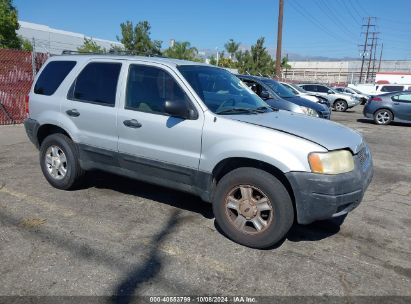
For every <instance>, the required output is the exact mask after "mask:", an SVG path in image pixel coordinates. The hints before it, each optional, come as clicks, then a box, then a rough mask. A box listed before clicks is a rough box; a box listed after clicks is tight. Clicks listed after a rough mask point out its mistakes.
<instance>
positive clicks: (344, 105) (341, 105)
mask: <svg viewBox="0 0 411 304" xmlns="http://www.w3.org/2000/svg"><path fill="white" fill-rule="evenodd" d="M298 86H300V87H301V88H303V89H304V90H306V91H308V92H312V93H316V94H318V95H320V96H322V97H325V98H327V99H328V101H329V102H330V104H331V107H333V108H334V110H335V111H338V112H345V111H347V109H349V108H352V107H355V106H356V105H358V104H360V101H359V100H357V99H356V98H354V97H352V96H349V95H347V94H342V93H338V92H336V91H334V90H333V89H331V88H329V87H327V86H325V85H322V84H299V85H298Z"/></svg>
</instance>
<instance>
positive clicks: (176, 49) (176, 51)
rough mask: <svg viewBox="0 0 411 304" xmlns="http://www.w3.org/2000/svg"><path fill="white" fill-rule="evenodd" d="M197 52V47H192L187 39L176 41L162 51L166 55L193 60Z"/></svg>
mask: <svg viewBox="0 0 411 304" xmlns="http://www.w3.org/2000/svg"><path fill="white" fill-rule="evenodd" d="M197 54H198V50H197V48H195V47H192V46H191V44H190V42H188V41H183V42H179V41H176V42H175V43H174V45H173V46H172V47H169V48H168V49H167V50H165V51H164V55H165V56H167V57H170V58H176V59H186V60H194V59H195V58H196V56H197Z"/></svg>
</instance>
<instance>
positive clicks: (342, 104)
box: [334, 99, 348, 112]
mask: <svg viewBox="0 0 411 304" xmlns="http://www.w3.org/2000/svg"><path fill="white" fill-rule="evenodd" d="M347 109H348V104H347V102H346V101H345V100H342V99H338V100H336V101H335V102H334V110H336V111H337V112H345V111H347Z"/></svg>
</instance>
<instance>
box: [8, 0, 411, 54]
mask: <svg viewBox="0 0 411 304" xmlns="http://www.w3.org/2000/svg"><path fill="white" fill-rule="evenodd" d="M284 2H285V10H284V29H283V50H284V51H285V52H287V53H290V54H299V55H303V56H325V57H333V58H341V57H344V56H346V57H354V58H355V57H359V54H360V50H359V47H358V44H361V43H363V42H364V36H361V35H360V32H361V24H362V23H364V21H363V20H362V18H363V17H366V16H375V17H377V22H376V23H377V27H376V31H378V32H380V34H379V38H380V40H379V42H383V43H384V52H383V59H411V19H410V13H411V0H390V1H388V0H284ZM14 5H15V6H16V7H17V9H18V11H19V19H20V20H23V21H28V22H34V23H40V24H45V25H48V26H51V27H54V28H58V29H62V30H67V31H73V32H79V33H84V34H86V35H89V36H92V37H96V38H103V39H109V40H116V35H119V34H120V26H119V24H120V23H121V22H124V21H126V20H130V21H133V22H134V23H137V22H138V21H140V20H148V21H149V22H150V24H151V26H152V31H151V32H152V38H154V39H158V40H162V41H163V47H167V46H168V44H169V40H170V39H171V38H174V39H176V40H178V41H190V42H191V43H192V45H194V46H196V47H197V48H198V49H215V48H216V47H218V48H219V49H220V50H221V49H223V48H224V43H225V42H226V41H227V40H228V39H230V38H233V39H234V40H236V41H239V42H241V43H242V44H243V45H244V46H249V45H252V44H253V43H255V41H256V40H257V38H258V37H260V36H264V37H265V38H266V43H267V46H268V47H269V48H270V49H272V50H274V49H275V46H276V39H277V14H278V0H254V1H251V0H205V1H196V0H138V1H131V0H129V1H125V0H117V1H93V0H89V1H84V0H82V1H79V0H70V1H56V0H36V1H30V0H14Z"/></svg>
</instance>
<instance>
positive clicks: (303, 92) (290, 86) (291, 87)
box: [280, 82, 320, 102]
mask: <svg viewBox="0 0 411 304" xmlns="http://www.w3.org/2000/svg"><path fill="white" fill-rule="evenodd" d="M280 83H281V84H282V85H283V86H285V87H286V88H287V89H289V90H290V91H291V92H292V93H293V94H294V95H297V96H299V97H302V98H305V99H308V100H310V101H313V102H319V101H320V98H318V97H316V96H314V95H312V94H310V93H308V92H307V91H306V90H304V89H303V88H300V87H299V86H298V85H295V84H292V83H287V82H280Z"/></svg>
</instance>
